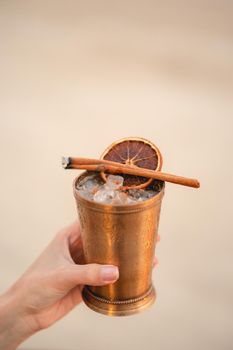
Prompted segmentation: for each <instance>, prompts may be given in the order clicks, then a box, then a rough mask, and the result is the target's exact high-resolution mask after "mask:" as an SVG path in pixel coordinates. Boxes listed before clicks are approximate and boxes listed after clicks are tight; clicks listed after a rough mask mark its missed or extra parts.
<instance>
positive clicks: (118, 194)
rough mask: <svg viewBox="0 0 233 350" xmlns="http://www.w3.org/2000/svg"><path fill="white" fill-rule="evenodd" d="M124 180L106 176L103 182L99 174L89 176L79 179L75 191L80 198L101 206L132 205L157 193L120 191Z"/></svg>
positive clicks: (138, 190) (115, 176)
mask: <svg viewBox="0 0 233 350" xmlns="http://www.w3.org/2000/svg"><path fill="white" fill-rule="evenodd" d="M123 182H124V178H123V177H122V176H120V175H111V174H110V175H107V181H106V182H104V181H103V180H102V179H101V177H100V176H99V174H96V173H94V174H91V175H88V176H86V177H84V178H83V179H81V180H80V181H79V183H78V185H77V189H78V190H79V193H80V195H81V196H83V197H85V198H87V199H89V200H92V201H94V202H99V203H103V204H133V203H137V202H141V201H144V200H146V199H148V198H151V197H153V196H154V195H155V194H156V193H157V191H153V190H149V189H133V188H132V189H130V190H127V191H123V190H121V186H123Z"/></svg>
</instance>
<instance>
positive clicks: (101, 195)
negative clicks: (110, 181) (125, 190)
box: [93, 185, 115, 203]
mask: <svg viewBox="0 0 233 350" xmlns="http://www.w3.org/2000/svg"><path fill="white" fill-rule="evenodd" d="M114 196H115V192H114V190H109V189H106V188H105V185H104V186H102V187H101V188H100V189H99V190H98V191H97V192H96V193H95V194H94V196H93V200H94V201H95V202H100V203H111V201H112V199H113V198H114Z"/></svg>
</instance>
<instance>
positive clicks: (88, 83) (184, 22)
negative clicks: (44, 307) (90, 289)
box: [0, 0, 233, 350]
mask: <svg viewBox="0 0 233 350" xmlns="http://www.w3.org/2000/svg"><path fill="white" fill-rule="evenodd" d="M232 15H233V4H232V2H231V1H227V0H223V1H210V0H207V1H199V0H198V1H193V0H192V1H178V0H174V1H155V0H154V1H152V0H151V1H149V0H144V1H136V0H135V1H131V0H128V1H127V0H126V1H88V0H86V1H69V0H68V1H64V0H63V1H30V0H28V1H11V0H6V1H4V0H1V1H0V45H1V54H0V75H1V82H0V124H1V126H0V130H1V131H0V132H1V138H0V140H1V143H0V152H1V196H0V209H1V217H2V219H1V227H0V229H1V239H0V266H1V270H0V272H1V274H0V281H1V282H0V291H1V292H3V291H4V290H5V289H6V288H7V287H8V286H10V284H11V283H13V281H15V280H16V279H17V277H18V276H20V274H22V273H23V271H24V270H25V269H26V268H27V267H28V265H29V264H30V263H31V262H32V261H33V260H34V259H35V258H36V257H37V255H38V254H39V253H40V252H41V250H42V249H44V247H45V246H46V245H47V243H48V242H49V241H50V240H51V239H52V237H53V236H54V234H55V233H56V232H57V230H58V229H60V228H61V227H62V226H64V225H66V224H68V223H69V222H71V221H73V219H74V218H75V217H76V208H75V202H74V199H73V195H72V181H73V179H74V177H75V176H76V175H77V174H78V173H79V172H78V171H74V170H72V171H64V170H63V169H62V168H61V156H62V155H66V156H69V155H70V156H72V155H73V156H74V155H78V156H86V157H99V156H100V154H101V153H102V151H103V150H104V149H105V148H106V147H107V146H108V145H109V144H110V143H111V142H113V141H115V140H117V139H119V138H121V137H127V136H142V137H145V138H148V139H150V140H151V141H153V142H155V143H156V144H157V146H158V147H159V148H160V149H161V151H162V154H163V156H164V168H163V169H164V171H167V172H168V171H170V172H173V173H177V174H180V175H186V176H190V177H197V178H199V179H200V181H201V188H200V190H194V189H190V188H185V187H181V186H176V185H172V184H167V187H166V195H165V198H164V201H163V207H162V214H161V220H160V230H159V231H160V234H161V243H160V244H159V246H158V248H157V256H158V258H159V262H160V263H159V267H158V268H157V269H156V271H155V272H154V273H153V279H154V284H155V286H156V288H157V293H158V298H157V302H156V304H155V305H154V306H153V307H152V308H151V309H149V310H147V311H145V312H143V313H141V314H138V315H135V316H131V317H126V318H110V317H106V316H103V315H100V314H97V313H95V312H92V311H91V310H89V309H88V308H87V307H86V306H85V305H81V306H78V307H77V308H76V309H75V310H74V311H72V312H71V313H70V314H69V315H68V316H67V317H66V318H64V319H63V320H61V321H60V322H58V323H57V324H55V325H54V326H53V327H51V328H50V329H47V330H46V331H43V332H40V333H38V334H36V335H35V336H33V337H32V338H30V339H29V340H28V341H26V342H25V343H24V344H23V345H22V346H21V348H23V349H51V350H52V349H54V350H55V349H67V350H69V349H70V350H72V349H84V350H89V349H96V350H102V349H104V348H105V349H106V348H108V349H113V350H118V349H135V350H140V349H147V350H150V349H159V350H167V349H175V350H186V349H189V350H194V349H205V350H208V349H211V350H215V349H216V350H217V349H221V350H225V349H226V350H228V349H232V344H233V335H232V334H233V332H232V331H233V329H232V328H233V327H232V293H233V281H232V276H233V271H232V270H233V269H232V248H233V235H232V233H233V232H232V231H233V230H232V229H233V225H232V194H233V191H232V175H233V165H232V150H233V138H232V129H233V128H232V127H233V113H232V112H233V102H232V100H233V96H232V91H233V69H232V62H233V24H232Z"/></svg>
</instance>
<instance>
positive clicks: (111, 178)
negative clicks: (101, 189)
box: [105, 175, 124, 189]
mask: <svg viewBox="0 0 233 350" xmlns="http://www.w3.org/2000/svg"><path fill="white" fill-rule="evenodd" d="M123 182H124V178H123V177H122V176H120V175H108V177H107V180H106V184H105V185H106V187H109V188H111V189H118V188H119V187H121V186H122V185H123Z"/></svg>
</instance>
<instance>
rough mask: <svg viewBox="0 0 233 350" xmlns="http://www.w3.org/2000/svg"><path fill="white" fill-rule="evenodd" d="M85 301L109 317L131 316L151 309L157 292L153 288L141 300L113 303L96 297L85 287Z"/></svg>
mask: <svg viewBox="0 0 233 350" xmlns="http://www.w3.org/2000/svg"><path fill="white" fill-rule="evenodd" d="M82 296H83V301H84V302H85V304H86V305H87V306H88V307H89V308H90V309H92V310H93V311H96V312H98V313H101V314H104V315H107V316H129V315H133V314H137V313H139V312H141V311H144V310H145V309H147V308H148V307H150V306H151V305H152V304H153V303H154V302H155V299H156V291H155V288H154V287H153V286H151V288H150V290H149V291H148V292H147V293H146V294H145V295H144V296H142V297H141V298H136V299H131V300H125V301H119V302H111V301H109V300H105V299H103V298H100V297H98V296H96V295H94V294H93V293H92V292H91V291H90V289H89V288H88V286H85V287H84V288H83V291H82Z"/></svg>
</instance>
